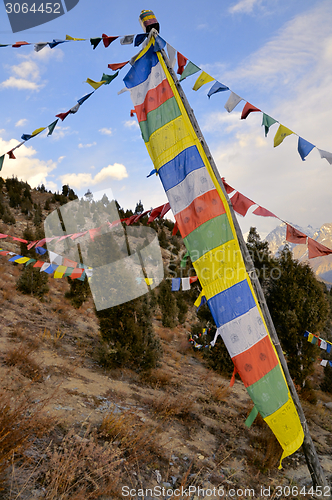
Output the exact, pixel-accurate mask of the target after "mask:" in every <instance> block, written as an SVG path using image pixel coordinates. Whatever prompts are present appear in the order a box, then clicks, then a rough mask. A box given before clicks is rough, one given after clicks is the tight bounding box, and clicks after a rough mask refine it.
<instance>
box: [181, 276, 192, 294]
mask: <svg viewBox="0 0 332 500" xmlns="http://www.w3.org/2000/svg"><path fill="white" fill-rule="evenodd" d="M182 290H184V291H185V290H190V278H182Z"/></svg>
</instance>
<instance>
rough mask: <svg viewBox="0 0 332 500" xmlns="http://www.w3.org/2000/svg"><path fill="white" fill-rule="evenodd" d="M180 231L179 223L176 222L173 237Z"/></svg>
mask: <svg viewBox="0 0 332 500" xmlns="http://www.w3.org/2000/svg"><path fill="white" fill-rule="evenodd" d="M178 230H179V228H178V223H177V222H176V223H175V224H174V227H173V231H172V236H175V235H176V233H177V232H178Z"/></svg>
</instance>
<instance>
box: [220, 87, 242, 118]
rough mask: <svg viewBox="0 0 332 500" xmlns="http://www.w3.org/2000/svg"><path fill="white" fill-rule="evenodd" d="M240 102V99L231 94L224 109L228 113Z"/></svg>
mask: <svg viewBox="0 0 332 500" xmlns="http://www.w3.org/2000/svg"><path fill="white" fill-rule="evenodd" d="M242 100H243V99H242V97H240V96H238V95H237V94H235V93H234V92H232V93H231V95H230V96H229V98H228V101H227V102H226V104H225V106H224V107H225V109H226V110H227V111H228V113H230V112H231V111H233V109H234V108H235V107H236V106H237V105H238V104H239V102H241V101H242Z"/></svg>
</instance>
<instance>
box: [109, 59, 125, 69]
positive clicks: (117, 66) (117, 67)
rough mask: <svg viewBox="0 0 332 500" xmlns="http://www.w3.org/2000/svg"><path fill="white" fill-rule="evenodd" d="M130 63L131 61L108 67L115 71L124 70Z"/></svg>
mask: <svg viewBox="0 0 332 500" xmlns="http://www.w3.org/2000/svg"><path fill="white" fill-rule="evenodd" d="M128 63H129V61H125V62H122V63H114V64H108V65H107V66H108V67H109V69H112V70H113V71H116V70H117V69H121V68H123V67H124V66H125V65H126V64H128Z"/></svg>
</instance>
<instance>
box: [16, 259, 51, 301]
mask: <svg viewBox="0 0 332 500" xmlns="http://www.w3.org/2000/svg"><path fill="white" fill-rule="evenodd" d="M47 283H48V275H47V274H46V273H41V272H40V269H39V268H35V267H32V265H31V264H30V265H29V266H27V267H24V268H23V271H22V274H21V276H20V277H19V279H18V281H17V285H16V288H17V290H19V291H20V292H22V293H24V294H26V295H34V296H35V297H38V298H39V299H40V300H42V299H43V297H44V295H45V294H46V293H47V292H48V291H49V287H48V285H47Z"/></svg>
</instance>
